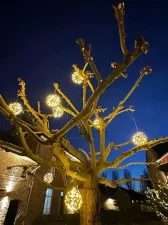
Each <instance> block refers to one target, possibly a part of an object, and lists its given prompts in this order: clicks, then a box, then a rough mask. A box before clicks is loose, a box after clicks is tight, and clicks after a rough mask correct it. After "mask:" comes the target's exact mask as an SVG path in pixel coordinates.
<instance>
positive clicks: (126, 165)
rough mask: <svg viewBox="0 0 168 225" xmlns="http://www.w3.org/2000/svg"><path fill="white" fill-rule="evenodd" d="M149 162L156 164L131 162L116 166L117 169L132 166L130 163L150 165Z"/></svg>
mask: <svg viewBox="0 0 168 225" xmlns="http://www.w3.org/2000/svg"><path fill="white" fill-rule="evenodd" d="M151 164H156V162H131V163H128V164H125V165H122V166H117V167H116V168H117V169H124V168H126V167H128V166H132V165H151Z"/></svg>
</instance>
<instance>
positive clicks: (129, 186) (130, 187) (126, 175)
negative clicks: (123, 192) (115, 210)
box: [123, 169, 135, 190]
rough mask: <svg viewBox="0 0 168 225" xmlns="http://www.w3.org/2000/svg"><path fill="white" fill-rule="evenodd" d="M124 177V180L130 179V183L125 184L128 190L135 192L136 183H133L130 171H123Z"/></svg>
mask: <svg viewBox="0 0 168 225" xmlns="http://www.w3.org/2000/svg"><path fill="white" fill-rule="evenodd" d="M123 175H124V178H125V179H130V181H129V182H126V183H125V186H126V188H127V189H128V190H135V183H134V182H133V181H131V179H132V174H131V172H130V170H128V169H125V170H124V171H123Z"/></svg>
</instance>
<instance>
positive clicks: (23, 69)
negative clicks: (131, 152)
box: [0, 0, 168, 176]
mask: <svg viewBox="0 0 168 225" xmlns="http://www.w3.org/2000/svg"><path fill="white" fill-rule="evenodd" d="M56 2H57V3H56ZM114 3H115V1H113V0H111V1H110V0H106V1H91V0H90V1H80V0H78V1H64V0H62V1H54V0H52V1H51V0H49V1H3V3H0V31H1V35H0V77H1V81H0V93H1V94H2V95H3V97H4V98H5V99H6V101H7V102H9V103H10V102H13V101H16V99H17V90H18V89H19V85H18V82H17V78H18V77H21V78H23V79H24V80H25V81H26V83H27V95H28V98H29V100H30V102H32V105H33V106H34V107H36V102H37V101H38V100H40V101H41V103H44V106H43V109H44V110H47V112H49V109H48V108H47V107H46V106H45V98H46V96H47V94H49V93H53V91H54V88H53V83H54V82H58V83H59V84H60V87H61V89H62V90H63V91H64V92H65V93H66V94H67V95H68V96H69V97H70V98H71V100H72V102H73V103H74V104H76V106H77V108H78V109H80V107H81V103H79V101H80V97H81V94H82V88H81V87H80V86H79V85H75V84H74V83H72V81H71V74H72V72H73V69H72V64H77V65H78V66H79V67H82V66H83V65H84V64H83V63H84V60H83V57H82V54H81V52H80V49H79V46H78V45H77V44H76V39H77V38H80V37H82V38H84V39H85V40H86V41H87V43H89V44H92V55H93V56H94V60H95V63H96V65H97V67H98V69H99V71H100V73H101V75H102V77H103V78H106V77H107V76H108V74H109V73H110V72H112V68H111V62H122V60H123V56H122V54H121V50H120V45H119V38H118V27H117V21H116V19H115V18H114V16H113V10H112V4H114ZM125 5H126V16H125V27H126V33H127V46H128V48H129V50H133V48H134V40H135V38H136V37H137V36H140V35H143V36H144V38H145V39H146V40H148V41H149V46H150V48H149V53H148V54H147V55H142V56H141V57H139V58H138V60H136V62H135V63H133V65H132V66H131V67H130V68H129V69H128V71H127V73H128V75H129V77H128V79H124V78H120V79H118V80H117V81H116V82H115V83H114V84H113V85H112V86H111V87H110V88H109V89H108V90H107V91H106V92H105V95H104V96H103V97H101V101H100V104H99V105H101V106H102V107H108V110H107V112H110V110H111V109H112V107H113V106H116V105H117V103H118V102H119V101H120V100H122V98H123V97H124V96H125V95H126V93H127V92H128V91H129V89H130V88H131V86H132V85H133V84H134V82H135V81H136V79H137V78H138V76H139V71H140V70H141V69H142V68H143V67H144V66H146V65H150V66H152V68H153V73H152V74H151V75H148V76H145V77H144V79H143V81H142V82H141V84H140V86H139V87H138V88H137V89H136V91H135V92H134V94H133V95H132V96H131V98H130V99H129V101H127V103H126V106H129V105H133V106H134V107H135V110H136V112H135V113H134V116H135V119H136V122H137V125H138V128H139V130H141V131H143V132H145V134H146V135H147V136H148V138H149V139H153V138H156V137H162V136H166V135H168V119H167V114H168V101H167V97H168V88H167V86H168V63H167V62H168V57H167V52H168V41H167V40H168V14H167V7H168V3H167V1H166V0H164V1H157V2H156V3H154V2H153V1H152V0H148V1H144V0H143V1H130V0H129V1H128V0H127V1H125ZM69 119H70V117H69V116H67V115H64V116H63V117H62V118H61V120H57V119H55V120H54V121H53V122H52V123H51V127H52V128H54V129H59V128H60V127H61V126H63V124H65V123H66V122H67V120H69ZM0 128H1V129H3V130H7V129H9V128H10V126H9V124H8V122H6V121H5V120H4V119H3V118H2V116H1V117H0ZM134 132H136V129H135V125H134V122H133V120H132V119H131V118H130V116H129V115H128V113H125V114H122V115H119V116H118V117H117V118H116V119H115V120H114V121H113V123H112V124H111V125H110V126H109V128H108V130H107V135H106V142H107V144H108V143H109V142H111V141H114V142H115V143H122V142H124V141H127V140H129V139H130V138H131V137H132V135H133V134H134ZM94 133H95V136H96V147H97V150H98V148H99V144H98V139H97V136H98V133H97V132H96V131H95V132H94ZM67 137H68V138H69V139H70V141H71V142H72V143H73V144H74V146H75V147H83V148H84V149H87V148H88V146H87V142H86V141H85V140H83V139H81V138H80V135H79V132H78V129H77V128H75V129H74V130H72V131H71V132H70V133H68V134H67ZM125 150H126V149H123V150H120V151H118V152H116V151H115V150H113V151H112V154H111V156H110V159H113V158H115V157H116V156H117V155H119V154H120V153H122V152H124V151H125ZM144 160H145V153H144V152H141V153H138V154H136V155H135V156H133V157H132V158H130V159H129V160H126V162H130V161H144ZM129 169H130V170H131V171H132V173H133V175H134V176H139V175H140V174H141V173H142V170H143V169H144V166H132V167H129ZM109 174H110V173H109ZM109 176H110V175H109Z"/></svg>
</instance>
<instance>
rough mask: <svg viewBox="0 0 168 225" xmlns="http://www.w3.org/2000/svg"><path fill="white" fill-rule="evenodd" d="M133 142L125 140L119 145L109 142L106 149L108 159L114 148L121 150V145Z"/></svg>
mask: <svg viewBox="0 0 168 225" xmlns="http://www.w3.org/2000/svg"><path fill="white" fill-rule="evenodd" d="M131 143H132V141H131V140H130V141H127V142H124V143H122V144H118V145H115V144H114V142H111V143H109V144H108V146H107V147H106V149H105V155H106V159H107V157H108V156H109V154H110V152H111V149H112V148H114V149H115V150H119V149H120V148H121V147H123V146H126V145H128V144H131Z"/></svg>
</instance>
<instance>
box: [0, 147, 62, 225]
mask: <svg viewBox="0 0 168 225" xmlns="http://www.w3.org/2000/svg"><path fill="white" fill-rule="evenodd" d="M34 146H35V145H34V144H33V145H32V148H33V151H35V148H36V147H34ZM39 155H40V156H41V157H43V158H46V159H51V157H52V152H51V150H50V149H49V148H48V147H46V146H40V148H39ZM0 159H1V161H0V171H1V173H0V188H4V189H5V188H6V187H7V185H8V189H9V187H11V190H10V192H6V191H1V192H0V225H1V224H3V221H4V219H5V215H6V212H7V210H8V206H9V202H10V200H15V199H17V200H20V201H19V208H18V213H17V218H16V223H15V224H16V225H21V224H22V222H23V221H24V223H23V224H25V225H30V224H32V222H33V221H34V220H35V219H36V218H37V217H39V216H43V207H44V200H45V194H46V189H47V187H46V186H45V184H42V183H41V182H40V181H38V180H37V179H34V177H32V176H30V177H29V176H28V177H27V178H26V179H22V178H21V177H20V175H21V173H22V168H14V169H12V170H7V166H14V165H30V164H32V163H30V162H29V161H26V160H24V159H22V158H21V157H20V156H18V155H15V154H13V153H10V152H5V151H3V150H2V149H0ZM49 171H50V168H48V167H46V166H41V167H40V168H39V169H38V170H37V171H36V174H37V175H38V176H39V177H40V178H43V177H44V175H45V173H47V172H49ZM52 185H54V186H56V187H63V177H62V174H61V173H60V172H59V171H58V170H55V176H54V180H53V182H52ZM60 200H61V195H60V192H59V191H54V192H53V200H52V205H51V215H53V216H58V215H59V213H60ZM25 214H26V217H24V215H25Z"/></svg>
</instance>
